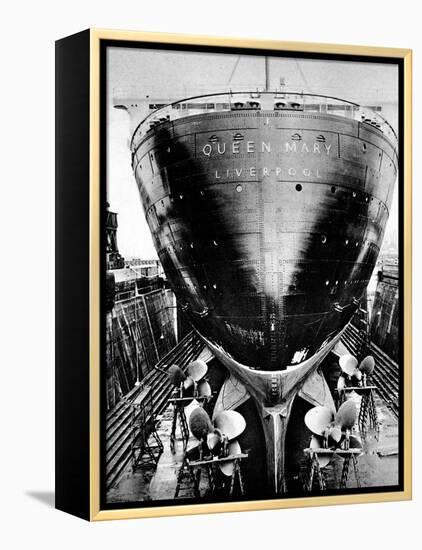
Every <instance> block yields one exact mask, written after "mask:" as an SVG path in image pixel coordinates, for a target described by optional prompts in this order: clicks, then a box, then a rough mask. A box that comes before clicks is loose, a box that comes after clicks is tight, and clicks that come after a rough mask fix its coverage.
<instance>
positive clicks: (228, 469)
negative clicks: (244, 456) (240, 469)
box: [218, 440, 242, 476]
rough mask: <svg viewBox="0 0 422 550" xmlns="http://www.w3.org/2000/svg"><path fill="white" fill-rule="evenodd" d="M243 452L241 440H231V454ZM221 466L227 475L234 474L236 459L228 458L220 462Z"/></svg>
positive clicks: (229, 451) (229, 446)
mask: <svg viewBox="0 0 422 550" xmlns="http://www.w3.org/2000/svg"><path fill="white" fill-rule="evenodd" d="M241 452H242V449H241V448H240V445H239V442H238V441H237V440H234V441H230V443H229V444H228V453H229V455H238V454H240V453H241ZM218 466H219V468H220V470H221V471H222V472H223V474H224V475H225V476H231V475H232V474H233V468H234V460H227V461H226V462H220V463H219V465H218Z"/></svg>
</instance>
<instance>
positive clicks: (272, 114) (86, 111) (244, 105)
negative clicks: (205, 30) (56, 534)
mask: <svg viewBox="0 0 422 550" xmlns="http://www.w3.org/2000/svg"><path fill="white" fill-rule="evenodd" d="M56 182H57V183H56V226H57V230H56V258H57V268H56V269H57V271H56V303H57V330H56V506H57V508H59V509H61V510H64V511H66V512H69V513H72V514H75V515H77V516H80V517H82V518H85V519H89V520H105V519H115V518H129V517H151V516H158V515H161V516H164V515H174V514H199V513H213V512H220V511H235V510H236V511H240V510H259V509H269V508H284V507H301V506H315V505H327V504H347V503H358V502H379V501H388V500H404V499H409V498H411V51H410V50H406V49H394V48H374V47H363V46H343V45H342V46H340V45H327V44H308V43H291V42H269V41H257V40H246V39H225V38H211V37H198V36H181V35H170V34H152V33H141V32H121V31H110V30H87V31H84V32H81V33H79V34H76V35H73V36H70V37H67V38H64V39H62V40H59V41H58V42H57V43H56Z"/></svg>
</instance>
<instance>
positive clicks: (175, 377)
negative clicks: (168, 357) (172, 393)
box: [167, 365, 186, 388]
mask: <svg viewBox="0 0 422 550" xmlns="http://www.w3.org/2000/svg"><path fill="white" fill-rule="evenodd" d="M167 376H168V377H169V378H170V382H171V383H172V384H173V386H175V387H176V388H179V387H180V384H181V383H182V382H184V381H185V380H186V375H185V373H184V372H183V371H182V369H181V368H180V367H179V366H178V365H172V366H171V367H169V369H168V371H167Z"/></svg>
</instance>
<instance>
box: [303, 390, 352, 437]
mask: <svg viewBox="0 0 422 550" xmlns="http://www.w3.org/2000/svg"><path fill="white" fill-rule="evenodd" d="M356 418H357V410H356V405H355V403H354V402H353V401H351V400H350V399H349V400H348V401H345V402H344V403H343V404H342V405H341V407H340V408H339V410H338V411H337V412H336V413H335V414H334V413H333V411H332V410H331V409H329V408H328V407H324V406H321V405H317V406H316V407H312V409H310V410H309V411H308V412H307V413H306V415H305V424H306V427H307V428H308V429H309V430H310V431H311V432H312V433H313V434H314V435H316V436H319V437H322V438H323V439H325V440H326V442H327V440H328V438H331V439H332V440H334V441H335V442H336V443H339V442H340V440H341V437H342V434H343V432H345V431H346V430H351V429H352V428H353V426H354V424H355V422H356Z"/></svg>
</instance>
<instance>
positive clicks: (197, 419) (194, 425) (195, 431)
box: [189, 407, 214, 441]
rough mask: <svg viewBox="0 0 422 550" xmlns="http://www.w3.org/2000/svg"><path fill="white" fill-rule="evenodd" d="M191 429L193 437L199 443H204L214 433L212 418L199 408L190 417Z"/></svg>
mask: <svg viewBox="0 0 422 550" xmlns="http://www.w3.org/2000/svg"><path fill="white" fill-rule="evenodd" d="M189 428H190V431H191V432H192V435H193V436H194V437H196V439H198V440H199V441H202V440H203V439H205V438H206V437H207V435H208V434H209V433H210V432H212V431H213V430H214V429H213V426H212V424H211V420H210V417H209V416H208V414H207V413H206V412H205V410H204V409H203V408H202V407H197V408H196V409H194V410H193V411H192V412H191V415H190V417H189Z"/></svg>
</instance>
